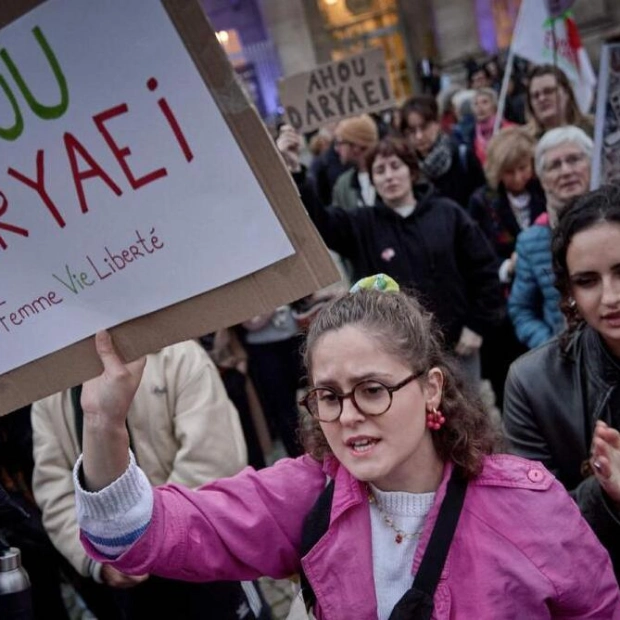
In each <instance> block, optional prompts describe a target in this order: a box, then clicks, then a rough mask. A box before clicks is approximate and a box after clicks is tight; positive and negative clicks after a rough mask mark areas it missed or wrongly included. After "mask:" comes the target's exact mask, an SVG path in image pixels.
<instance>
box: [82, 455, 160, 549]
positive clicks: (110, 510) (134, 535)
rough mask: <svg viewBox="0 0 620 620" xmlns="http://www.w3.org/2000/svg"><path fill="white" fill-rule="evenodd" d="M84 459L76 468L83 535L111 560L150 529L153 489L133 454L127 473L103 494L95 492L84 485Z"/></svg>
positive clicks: (105, 489)
mask: <svg viewBox="0 0 620 620" xmlns="http://www.w3.org/2000/svg"><path fill="white" fill-rule="evenodd" d="M81 468H82V456H80V457H79V459H78V460H77V462H76V464H75V467H74V468H73V483H74V485H75V495H76V510H77V518H78V524H79V526H80V529H81V530H82V533H83V534H84V535H85V536H86V538H88V540H89V541H90V542H91V543H92V545H93V546H94V547H95V548H96V549H97V550H98V551H99V552H100V553H102V554H104V555H106V556H108V557H117V556H119V555H121V554H122V553H123V552H124V551H125V550H126V549H128V548H129V547H130V546H131V545H132V544H133V543H134V542H135V541H136V540H137V539H138V538H139V537H140V536H141V535H142V533H143V532H144V531H145V530H146V528H147V527H148V524H149V523H150V520H151V516H152V514H153V489H152V487H151V484H150V483H149V481H148V479H147V477H146V474H145V473H144V472H143V471H142V470H141V469H140V468H139V467H138V465H137V464H136V459H135V457H134V455H133V453H132V452H131V451H130V453H129V466H128V467H127V470H126V471H125V472H124V473H123V474H122V475H121V476H120V477H119V478H117V479H116V480H114V482H112V483H111V484H109V485H108V486H107V487H105V488H104V489H101V491H97V492H94V493H91V492H89V491H86V490H84V488H83V487H82V485H81V484H80V471H81Z"/></svg>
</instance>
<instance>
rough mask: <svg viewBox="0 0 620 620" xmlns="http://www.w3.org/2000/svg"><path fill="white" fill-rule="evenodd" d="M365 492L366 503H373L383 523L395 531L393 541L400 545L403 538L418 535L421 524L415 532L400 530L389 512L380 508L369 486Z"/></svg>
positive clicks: (409, 538) (412, 538) (408, 538)
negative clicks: (366, 494) (366, 495)
mask: <svg viewBox="0 0 620 620" xmlns="http://www.w3.org/2000/svg"><path fill="white" fill-rule="evenodd" d="M367 492H368V503H369V504H374V505H375V506H376V507H377V510H378V511H379V514H380V515H381V518H382V519H383V521H384V523H385V524H386V525H388V526H389V527H391V528H392V529H393V530H394V531H395V532H396V536H394V542H395V543H397V544H399V545H400V543H402V542H403V540H414V539H415V538H418V536H420V534H421V533H422V530H423V529H424V525H422V527H421V528H420V529H418V530H416V531H415V532H405V531H403V530H401V529H400V528H399V527H397V526H396V524H395V523H394V519H392V517H391V516H390V515H389V514H387V513H386V512H385V511H384V510H383V508H381V504H380V503H379V502H378V501H377V498H376V497H375V496H374V494H373V492H372V490H371V489H370V487H367Z"/></svg>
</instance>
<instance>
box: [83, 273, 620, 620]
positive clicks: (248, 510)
mask: <svg viewBox="0 0 620 620" xmlns="http://www.w3.org/2000/svg"><path fill="white" fill-rule="evenodd" d="M354 288H357V289H359V290H356V292H352V293H349V294H347V295H345V296H343V297H341V298H339V299H336V300H334V301H333V302H331V303H330V305H328V306H326V307H325V308H324V309H323V310H321V312H320V313H319V315H318V316H317V318H316V319H315V320H314V321H313V322H312V324H311V326H310V328H309V332H308V335H307V348H306V353H305V358H306V363H307V368H308V374H309V383H310V386H311V387H310V390H309V391H308V393H307V395H306V397H305V398H304V400H303V402H304V404H305V406H306V407H307V409H308V412H309V415H310V416H311V418H312V423H311V426H310V428H309V429H308V433H309V439H310V440H311V442H310V445H309V448H310V451H311V453H310V454H307V455H305V456H302V457H299V458H297V459H283V460H281V461H279V462H277V463H276V465H274V466H273V467H268V468H266V469H262V470H260V471H258V472H257V471H254V470H253V469H251V468H247V469H246V470H245V471H243V472H241V473H240V474H239V475H237V476H234V477H232V478H228V479H225V480H219V481H217V482H215V483H212V484H209V485H206V486H204V487H202V488H200V489H199V490H196V491H192V490H188V489H185V488H182V487H179V486H175V485H165V486H163V487H159V488H155V489H152V488H151V487H150V485H148V483H146V482H145V479H144V476H143V474H141V472H140V470H139V468H138V467H137V465H136V463H135V459H134V458H133V456H132V455H131V453H130V451H129V449H128V448H129V439H128V437H127V431H126V427H125V415H126V412H127V408H128V405H129V402H130V401H131V398H132V395H133V392H134V390H135V386H136V385H137V383H139V380H140V374H141V365H140V363H139V362H138V363H136V362H134V363H132V364H128V365H124V364H123V363H122V362H121V360H120V359H119V358H118V356H117V355H116V353H115V352H114V348H113V346H112V343H111V339H110V336H109V335H108V334H107V333H106V332H101V333H99V334H97V337H96V344H97V349H98V351H99V355H100V357H101V360H102V362H103V364H104V373H103V374H102V375H101V376H100V377H97V378H95V379H93V380H91V381H89V382H88V383H87V384H85V386H84V391H83V393H82V400H83V408H84V444H83V445H84V454H83V456H82V458H81V459H80V460H79V461H78V463H77V465H76V469H75V481H76V485H77V494H78V501H79V508H78V514H79V518H80V523H81V528H82V541H83V543H84V545H85V546H86V548H87V550H88V552H89V553H90V554H92V555H93V557H96V558H98V559H99V560H101V561H104V562H111V563H113V565H115V566H117V567H119V568H121V569H122V570H123V571H125V572H128V573H137V574H145V573H154V574H165V575H168V576H175V577H176V578H178V579H188V580H196V581H199V580H212V579H253V578H255V577H257V576H259V575H270V576H272V577H287V576H291V575H293V574H294V573H299V572H300V571H301V570H302V569H303V579H302V583H304V584H307V587H305V588H304V589H303V590H302V592H303V596H304V597H306V600H307V601H311V602H312V606H313V612H314V614H315V616H316V618H318V619H319V620H321V619H323V620H326V619H328V618H329V619H333V620H348V619H353V618H355V619H356V620H377V618H379V619H380V620H386V619H388V618H390V619H392V620H393V619H394V618H399V619H410V618H425V619H430V618H431V614H432V617H433V618H435V619H436V620H447V619H448V618H474V617H477V618H478V617H479V618H517V617H519V618H528V619H532V620H537V619H540V620H542V619H543V618H544V619H548V618H560V617H562V618H566V617H571V618H612V617H614V614H618V616H620V604H619V592H618V586H617V584H616V583H615V580H614V577H613V573H612V569H611V564H610V562H609V557H608V556H607V553H606V552H605V550H604V549H603V547H602V546H601V545H600V543H599V542H598V541H597V540H596V538H595V536H594V535H593V534H592V532H591V531H590V529H589V527H588V525H587V524H586V522H585V521H584V520H583V518H582V517H581V515H580V514H579V511H578V509H577V507H576V506H575V505H574V503H573V502H572V500H571V499H570V498H569V497H568V495H567V494H566V491H565V490H564V489H563V488H562V487H561V485H560V484H559V483H557V482H556V481H555V480H554V479H553V477H552V476H551V475H550V474H549V472H547V470H545V469H544V468H543V467H542V465H540V464H539V463H533V462H530V461H526V460H523V459H520V458H517V457H513V456H509V455H500V454H496V453H494V452H495V450H496V448H497V440H496V431H495V430H494V428H493V427H492V426H491V425H490V422H489V419H488V417H487V416H486V414H485V413H484V412H483V409H482V407H481V406H480V403H479V402H478V400H477V399H476V398H472V397H471V396H470V395H468V394H467V393H466V392H464V391H463V387H462V385H460V383H459V382H458V381H457V380H456V379H455V376H454V374H453V371H452V369H451V367H450V364H449V363H447V362H446V360H445V358H444V355H443V353H442V347H441V344H440V342H441V340H440V338H439V337H438V335H437V332H436V330H435V329H434V328H433V325H432V321H431V318H430V315H428V314H427V313H426V312H425V311H424V310H422V307H421V306H420V305H419V303H418V302H417V301H416V300H414V299H413V298H411V297H409V296H407V295H405V294H404V293H402V292H400V291H398V290H397V289H398V286H397V285H396V283H395V282H394V281H393V280H391V279H389V278H387V277H386V276H375V277H371V278H368V279H365V280H363V281H362V282H361V283H359V286H357V287H354ZM328 491H329V494H328V493H327V492H328ZM317 501H318V503H317ZM308 515H311V518H310V519H308ZM304 522H305V523H306V524H309V525H310V526H312V531H313V534H316V527H317V526H318V525H319V524H322V528H323V529H322V531H321V535H319V536H315V537H314V539H313V541H312V542H313V544H308V529H309V526H308V525H306V526H305V525H304ZM551 523H553V527H546V526H545V524H551ZM440 549H441V551H443V554H444V558H443V559H444V560H445V554H446V553H447V556H448V562H447V564H445V567H444V565H443V560H440V559H438V556H439V555H440ZM442 567H443V569H442ZM414 576H415V581H414V583H413V586H412V580H413V578H414ZM422 612H424V613H422ZM618 616H616V617H618Z"/></svg>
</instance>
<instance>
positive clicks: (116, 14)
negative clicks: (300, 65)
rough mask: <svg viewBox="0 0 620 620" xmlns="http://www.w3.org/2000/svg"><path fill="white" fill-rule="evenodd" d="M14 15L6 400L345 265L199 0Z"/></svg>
mask: <svg viewBox="0 0 620 620" xmlns="http://www.w3.org/2000/svg"><path fill="white" fill-rule="evenodd" d="M0 28H1V29H2V30H1V32H2V36H1V37H0V162H2V163H1V164H0V260H1V261H2V262H3V269H1V270H0V414H3V413H6V412H8V411H12V410H13V409H15V408H17V407H19V406H22V405H24V404H28V403H30V402H32V401H33V400H36V399H37V398H41V397H43V396H46V395H48V394H51V393H53V392H56V391H59V390H61V389H64V388H66V387H69V386H71V385H75V384H78V383H81V382H83V381H84V380H85V379H87V378H89V377H91V376H93V375H94V374H96V373H97V372H99V371H100V366H99V361H98V359H97V357H96V355H95V352H94V347H93V343H92V335H93V334H94V333H95V332H96V331H97V330H100V329H104V328H114V329H113V335H114V339H115V342H116V343H117V345H118V347H119V349H120V350H121V353H122V354H123V356H124V357H125V358H126V359H135V358H136V357H138V356H140V355H142V354H144V353H147V352H151V351H154V350H157V349H159V348H161V347H162V346H166V345H168V344H172V343H174V342H178V341H181V340H185V339H188V338H193V337H198V336H201V335H204V334H206V333H208V332H210V331H213V330H215V329H217V328H219V327H223V326H226V325H231V324H235V323H238V322H240V321H242V320H244V319H246V318H248V317H249V316H252V315H254V314H257V313H261V312H266V311H270V310H271V309H273V308H274V307H276V306H278V305H281V304H283V303H288V302H290V301H293V300H295V299H298V298H300V297H302V296H304V295H306V294H308V293H310V292H312V291H315V290H317V289H319V288H322V287H323V286H326V285H328V284H331V283H333V282H334V281H336V280H337V279H338V278H339V274H338V271H337V269H336V267H335V266H334V264H333V261H332V259H331V257H330V256H329V254H328V252H327V250H326V248H325V246H324V245H323V243H322V241H321V240H320V239H319V237H318V235H317V233H316V230H315V229H314V227H313V226H312V225H311V223H310V221H309V219H308V217H307V215H306V213H305V211H304V209H303V206H302V205H301V202H300V201H299V197H298V194H297V191H296V188H295V186H294V184H293V182H292V180H291V178H290V176H289V174H288V172H287V171H286V169H285V167H284V165H283V163H282V160H281V158H280V156H279V154H278V153H277V151H276V149H275V147H274V144H273V140H272V139H271V137H270V136H269V134H268V132H267V130H266V128H265V127H264V125H263V123H262V121H261V120H260V118H259V117H258V116H257V114H256V111H255V110H254V108H253V106H252V105H251V104H250V103H249V102H248V100H247V99H246V97H245V96H244V94H243V92H242V90H241V88H240V86H239V84H238V82H237V80H236V78H235V75H234V70H233V69H232V67H231V66H230V64H229V62H228V60H227V58H226V56H225V53H224V51H223V50H222V49H221V47H220V45H219V43H218V42H217V39H216V37H215V34H214V33H213V31H212V29H211V28H210V26H209V24H208V21H207V20H206V18H205V16H204V14H203V12H202V9H201V7H200V4H199V2H198V1H197V0H163V1H162V2H159V1H154V0H132V2H125V1H124V0H107V1H106V2H98V3H91V2H83V1H82V0H47V1H46V2H41V1H40V0H16V1H15V2H11V3H3V6H2V7H1V8H0Z"/></svg>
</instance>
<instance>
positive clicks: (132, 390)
mask: <svg viewBox="0 0 620 620" xmlns="http://www.w3.org/2000/svg"><path fill="white" fill-rule="evenodd" d="M95 347H96V349H97V355H98V356H99V359H100V360H101V363H102V365H103V372H102V373H101V374H100V375H99V376H98V377H95V378H94V379H90V380H89V381H86V382H85V383H84V387H83V389H82V408H83V410H84V431H83V447H84V455H85V458H84V479H85V481H86V485H87V487H88V489H90V490H91V491H97V490H99V489H102V488H104V487H105V486H107V485H108V484H110V483H112V482H113V481H114V480H116V479H117V478H118V477H119V476H121V474H122V473H123V472H124V471H125V469H127V465H128V458H127V454H128V451H127V450H128V448H129V435H128V432H127V426H126V420H127V413H128V412H129V407H130V405H131V403H132V401H133V398H134V396H135V394H136V390H137V389H138V386H139V385H140V380H141V379H142V373H143V372H144V366H145V365H146V357H142V358H140V359H138V360H136V361H134V362H130V363H128V364H126V363H125V362H124V361H123V360H122V359H121V358H120V357H119V355H118V353H117V352H116V349H115V348H114V344H113V343H112V337H111V336H110V334H109V333H108V332H107V331H100V332H97V334H96V336H95ZM86 455H89V456H86Z"/></svg>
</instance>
